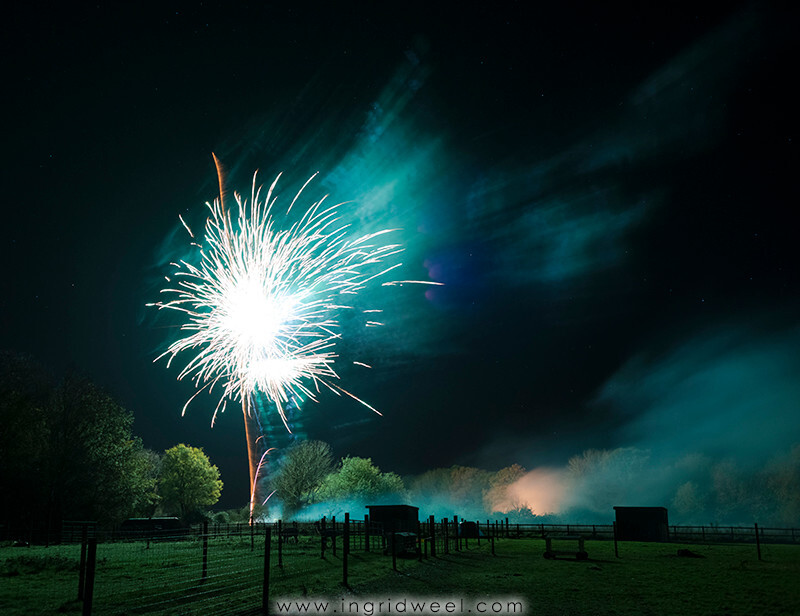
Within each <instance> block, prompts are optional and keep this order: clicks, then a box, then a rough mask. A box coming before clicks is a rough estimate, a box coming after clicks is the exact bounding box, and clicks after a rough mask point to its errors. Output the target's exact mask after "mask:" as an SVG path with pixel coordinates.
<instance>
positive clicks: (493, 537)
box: [492, 535, 494, 556]
mask: <svg viewBox="0 0 800 616" xmlns="http://www.w3.org/2000/svg"><path fill="white" fill-rule="evenodd" d="M492 556H494V535H492Z"/></svg>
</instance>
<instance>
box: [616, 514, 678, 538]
mask: <svg viewBox="0 0 800 616" xmlns="http://www.w3.org/2000/svg"><path fill="white" fill-rule="evenodd" d="M614 511H615V512H616V514H617V520H616V532H617V539H618V540H619V541H664V542H665V541H669V522H668V520H667V509H666V507H614Z"/></svg>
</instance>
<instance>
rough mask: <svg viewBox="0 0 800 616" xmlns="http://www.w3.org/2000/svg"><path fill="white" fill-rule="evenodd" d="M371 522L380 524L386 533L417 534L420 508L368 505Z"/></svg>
mask: <svg viewBox="0 0 800 616" xmlns="http://www.w3.org/2000/svg"><path fill="white" fill-rule="evenodd" d="M367 509H369V520H370V522H373V523H376V524H380V525H381V526H382V527H383V532H384V533H387V534H388V533H393V532H394V533H403V532H407V533H416V532H417V520H418V518H419V507H412V506H411V505H367Z"/></svg>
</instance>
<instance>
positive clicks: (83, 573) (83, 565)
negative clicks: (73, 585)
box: [78, 524, 89, 601]
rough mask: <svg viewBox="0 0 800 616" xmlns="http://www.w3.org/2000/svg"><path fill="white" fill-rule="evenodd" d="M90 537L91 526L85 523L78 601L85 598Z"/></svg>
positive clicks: (82, 531) (82, 538) (82, 536)
mask: <svg viewBox="0 0 800 616" xmlns="http://www.w3.org/2000/svg"><path fill="white" fill-rule="evenodd" d="M88 539H89V526H88V525H86V524H84V525H83V529H82V530H81V565H80V568H79V569H78V601H82V600H83V585H84V584H85V583H86V547H87V546H86V544H87V543H88Z"/></svg>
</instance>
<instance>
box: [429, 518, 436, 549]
mask: <svg viewBox="0 0 800 616" xmlns="http://www.w3.org/2000/svg"><path fill="white" fill-rule="evenodd" d="M428 526H430V529H431V532H430V533H429V534H430V536H431V558H436V520H435V519H434V517H433V516H430V517H429V518H428Z"/></svg>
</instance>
